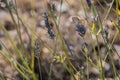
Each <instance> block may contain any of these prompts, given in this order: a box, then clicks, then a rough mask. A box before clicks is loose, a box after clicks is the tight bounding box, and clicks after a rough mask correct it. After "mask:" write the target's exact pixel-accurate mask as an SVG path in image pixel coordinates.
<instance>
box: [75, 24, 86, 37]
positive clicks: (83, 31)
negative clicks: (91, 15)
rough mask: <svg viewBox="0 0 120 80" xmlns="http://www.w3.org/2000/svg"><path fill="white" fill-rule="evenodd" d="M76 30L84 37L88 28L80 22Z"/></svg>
mask: <svg viewBox="0 0 120 80" xmlns="http://www.w3.org/2000/svg"><path fill="white" fill-rule="evenodd" d="M76 31H77V34H79V35H80V36H81V37H84V36H85V33H86V28H85V27H84V26H83V25H80V24H78V25H77V26H76Z"/></svg>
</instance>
